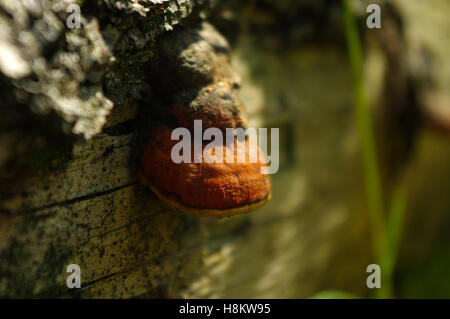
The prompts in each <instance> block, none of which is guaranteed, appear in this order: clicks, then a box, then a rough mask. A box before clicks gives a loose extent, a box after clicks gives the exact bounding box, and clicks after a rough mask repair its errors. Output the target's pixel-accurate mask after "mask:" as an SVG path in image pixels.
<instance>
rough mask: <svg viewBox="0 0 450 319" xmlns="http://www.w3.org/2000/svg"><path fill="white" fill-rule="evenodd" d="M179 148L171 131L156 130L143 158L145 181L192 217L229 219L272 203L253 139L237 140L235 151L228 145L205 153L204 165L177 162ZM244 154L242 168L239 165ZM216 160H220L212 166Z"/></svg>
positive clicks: (162, 196)
mask: <svg viewBox="0 0 450 319" xmlns="http://www.w3.org/2000/svg"><path fill="white" fill-rule="evenodd" d="M175 143H176V141H172V140H171V130H170V129H168V128H164V127H159V128H156V129H155V130H154V138H152V139H151V140H150V141H148V143H147V145H146V146H145V149H144V153H143V155H142V157H141V164H142V170H141V172H140V177H141V180H142V181H143V182H144V183H145V184H147V185H149V186H150V188H151V189H152V190H153V192H154V193H155V194H156V195H157V196H158V197H160V198H161V199H162V200H164V201H165V202H167V203H169V204H170V205H172V206H175V207H176V208H178V209H180V210H182V211H185V212H188V213H191V214H196V215H202V216H215V217H225V216H232V215H236V214H243V213H247V212H250V211H252V210H254V209H256V208H258V207H260V206H262V205H264V204H265V203H266V202H267V201H268V200H269V199H270V196H271V182H270V177H269V175H267V174H263V173H262V172H264V170H266V169H267V167H266V164H264V162H263V156H264V154H263V153H262V152H261V150H260V149H259V146H258V144H257V143H256V142H255V140H254V139H250V138H247V139H245V140H242V141H238V140H237V139H235V143H234V152H233V151H231V149H230V148H231V146H230V145H223V146H219V147H217V148H215V149H214V150H213V151H211V152H204V154H203V155H204V156H203V160H201V161H200V163H195V161H192V162H191V163H183V162H182V163H179V164H177V163H175V162H174V161H173V160H172V158H171V149H172V147H173V146H174V145H175ZM240 143H243V144H245V145H243V144H241V145H240V146H245V147H239V144H240ZM220 150H222V155H223V156H222V158H220V156H221V155H220ZM227 150H228V152H227ZM240 152H245V154H242V153H240ZM250 152H257V154H258V156H257V161H256V163H250V161H249V159H250V156H249V153H250ZM240 155H241V156H243V155H244V156H245V161H244V163H237V159H238V158H239V156H240ZM214 159H216V160H221V161H220V163H217V162H216V163H211V162H213V160H214ZM224 159H225V160H224ZM208 162H209V163H208Z"/></svg>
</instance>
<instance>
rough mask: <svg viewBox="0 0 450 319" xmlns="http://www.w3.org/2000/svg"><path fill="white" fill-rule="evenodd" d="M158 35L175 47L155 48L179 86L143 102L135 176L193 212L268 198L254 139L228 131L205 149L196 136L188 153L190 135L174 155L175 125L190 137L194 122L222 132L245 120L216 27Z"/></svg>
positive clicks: (238, 209)
mask: <svg viewBox="0 0 450 319" xmlns="http://www.w3.org/2000/svg"><path fill="white" fill-rule="evenodd" d="M165 41H168V43H169V44H170V45H168V46H167V47H171V48H174V47H175V48H176V47H177V46H179V47H180V49H179V50H178V51H177V54H175V55H173V56H171V54H172V53H171V51H168V52H163V53H161V54H162V55H163V57H164V59H163V60H164V61H165V63H164V65H165V66H167V67H168V68H170V67H174V66H175V67H174V69H173V71H174V72H173V73H172V76H173V77H175V78H176V80H175V81H177V85H178V87H177V89H176V90H173V91H172V92H161V93H162V94H161V95H162V96H164V98H163V99H162V102H161V103H159V104H158V103H156V102H155V103H154V105H152V107H151V108H150V115H149V118H150V119H149V123H148V124H149V125H148V124H147V127H148V138H146V144H145V147H144V150H143V153H142V155H141V158H140V160H141V162H140V163H141V169H140V173H139V177H140V179H141V181H142V182H143V183H144V184H146V185H148V186H149V187H150V188H151V189H152V190H153V192H154V193H155V194H156V195H157V196H158V197H159V198H161V199H162V200H163V201H165V202H166V203H168V204H169V205H171V206H174V207H176V208H178V209H180V210H182V211H184V212H187V213H191V214H196V215H200V216H214V217H226V216H232V215H236V214H242V213H247V212H249V211H251V210H254V209H256V208H258V207H260V206H262V205H263V204H264V203H266V202H267V201H268V200H269V199H270V197H271V181H270V176H269V175H268V174H265V173H264V171H265V169H266V160H265V158H264V154H263V152H262V151H261V150H260V148H259V145H258V143H257V142H256V141H255V139H253V138H249V136H246V137H245V138H237V137H235V136H233V137H232V139H231V142H230V141H229V140H227V143H221V144H218V145H216V146H215V147H214V148H213V149H211V150H210V151H209V152H205V148H206V147H207V145H205V144H206V143H204V142H203V138H201V148H200V150H201V151H200V152H195V148H196V147H197V146H196V144H195V143H197V139H195V140H196V141H195V142H193V143H189V147H188V148H189V149H188V150H187V153H188V157H189V159H190V160H188V161H181V162H176V161H174V160H173V157H172V150H173V147H174V146H175V145H176V144H177V143H178V141H177V140H173V139H172V132H173V130H174V129H176V128H180V127H181V128H184V129H185V130H186V131H187V132H188V133H190V134H189V139H190V140H192V141H193V140H194V138H193V137H194V134H196V133H195V132H194V131H195V125H194V123H195V122H194V121H198V120H201V123H202V125H203V129H205V130H206V129H208V128H215V129H217V130H219V131H220V132H222V133H224V134H223V135H224V136H225V135H226V134H227V133H226V132H228V129H237V128H243V129H246V128H247V118H246V114H245V111H244V109H243V107H242V105H241V103H240V101H239V98H238V96H237V92H236V88H237V86H238V85H237V78H238V77H237V76H236V75H235V73H233V72H232V70H231V67H230V65H229V48H228V44H227V42H226V41H225V39H224V38H223V37H222V36H221V35H220V34H219V33H218V32H217V31H216V30H214V29H213V28H212V27H211V26H210V25H208V24H203V25H202V27H201V28H200V29H199V30H192V29H189V30H184V31H181V32H179V33H178V34H177V33H175V34H174V35H173V36H172V37H170V38H168V39H166V40H165ZM162 47H163V48H164V43H163V45H162ZM205 63H207V64H208V65H205ZM201 134H202V135H201V136H202V137H203V132H201ZM215 137H216V136H215ZM216 138H217V137H216ZM215 141H216V140H215ZM197 145H198V144H197ZM191 147H192V149H193V150H194V151H193V152H191ZM185 151H186V149H184V150H183V152H185ZM191 154H192V155H193V156H191ZM255 154H257V156H256V159H255V157H254V155H255ZM184 156H185V154H183V157H184ZM251 158H253V160H252V159H251ZM238 159H241V160H238ZM242 159H244V160H242Z"/></svg>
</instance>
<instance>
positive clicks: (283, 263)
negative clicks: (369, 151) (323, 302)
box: [0, 0, 450, 298]
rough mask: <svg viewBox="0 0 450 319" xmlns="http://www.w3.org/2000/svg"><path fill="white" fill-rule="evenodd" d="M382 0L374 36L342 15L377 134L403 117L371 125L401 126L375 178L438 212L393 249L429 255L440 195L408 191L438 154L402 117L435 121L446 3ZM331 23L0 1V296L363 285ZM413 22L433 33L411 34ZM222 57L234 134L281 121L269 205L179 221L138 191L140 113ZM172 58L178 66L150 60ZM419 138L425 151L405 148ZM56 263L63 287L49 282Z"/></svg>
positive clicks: (273, 4)
mask: <svg viewBox="0 0 450 319" xmlns="http://www.w3.org/2000/svg"><path fill="white" fill-rule="evenodd" d="M357 2H358V1H356V2H355V3H357ZM391 2H392V3H394V2H395V3H396V6H395V7H394V6H393V5H390V3H391ZM391 2H386V3H387V5H388V7H386V8H387V9H386V10H387V11H386V12H391V13H392V14H390V15H387V16H386V17H387V18H386V20H383V23H387V25H386V28H390V29H389V30H391V31H390V32H389V33H386V34H385V33H380V31H368V30H365V29H364V27H363V26H364V14H365V11H364V7H360V8H359V14H360V16H361V28H362V30H364V38H365V39H366V40H367V41H366V42H367V43H366V48H367V56H366V58H367V59H366V60H367V61H366V62H367V70H368V82H369V84H368V85H369V87H370V88H371V90H370V92H369V94H370V95H371V100H372V101H374V103H373V105H374V107H375V108H376V110H377V111H378V110H380V112H377V114H378V113H379V114H381V115H380V116H379V118H380V119H379V121H378V122H379V123H381V124H383V123H387V122H386V121H387V120H386V118H387V117H386V115H383V114H386V113H389V112H394V113H395V114H396V116H398V117H400V118H402V116H406V115H408V114H412V115H411V117H412V119H410V120H411V121H410V122H408V123H409V124H411V123H413V124H411V125H409V124H408V125H404V126H401V127H396V126H395V125H393V126H392V125H386V127H388V128H385V125H384V124H383V125H381V124H380V125H379V127H380V128H379V130H380V134H379V135H380V136H383V132H386V131H388V129H389V130H391V131H390V132H395V129H392V127H394V128H397V129H398V130H400V131H399V132H398V133H392V134H395V136H398V139H395V143H397V144H395V145H397V147H396V148H399V149H402V152H401V153H399V154H400V155H399V156H400V160H398V159H394V160H393V159H390V158H389V156H387V157H386V159H384V161H385V166H386V167H387V168H386V170H391V171H394V173H395V172H404V171H406V173H404V174H394V173H392V174H391V173H389V174H386V175H387V176H395V180H390V181H386V183H388V184H389V183H391V184H392V183H398V182H402V181H403V182H404V180H407V181H408V182H409V185H410V189H411V192H413V195H414V196H413V198H414V200H413V203H411V206H412V207H419V208H420V207H423V205H422V206H421V205H420V203H423V202H424V201H427V202H428V201H430V202H434V203H436V202H438V203H441V204H440V206H439V205H437V206H436V207H435V209H434V210H433V211H432V212H430V213H429V214H428V215H432V214H434V217H433V219H432V220H433V222H429V227H428V228H427V229H426V231H423V233H422V236H415V237H414V238H415V239H413V240H412V242H414V240H416V241H421V242H422V243H425V244H428V245H431V243H432V242H433V238H432V236H431V237H430V234H436V233H438V232H439V229H440V228H439V225H440V224H443V223H444V224H445V222H448V217H445V214H443V212H445V211H446V208H448V206H446V205H448V201H446V202H445V201H443V200H442V198H440V197H439V196H442V193H438V195H436V192H433V191H431V190H429V191H427V190H425V191H424V187H423V186H421V185H422V184H423V182H424V180H426V181H428V182H429V180H430V179H432V178H438V179H439V181H440V183H441V184H440V189H444V190H445V189H447V190H448V189H449V188H448V187H449V185H448V184H449V181H450V178H449V176H448V170H445V167H446V166H445V163H448V160H447V162H446V161H445V160H444V159H448V158H450V155H449V154H450V147H449V145H448V143H445V142H441V141H440V140H439V138H436V137H435V136H434V135H430V133H429V131H423V130H420V129H418V127H419V126H418V124H417V123H420V122H421V121H420V120H419V119H420V118H421V115H420V114H421V111H419V112H418V111H417V110H420V109H421V106H422V105H426V106H429V108H427V109H431V110H435V111H436V112H437V110H439V112H444V113H445V112H447V114H448V103H447V104H446V103H445V101H448V96H449V91H450V90H449V81H450V80H449V78H448V74H450V72H449V69H450V64H449V62H448V59H447V61H444V60H445V59H444V57H445V56H446V54H448V48H449V43H448V41H447V42H445V41H442V38H441V37H439V36H436V37H434V36H433V34H435V33H434V32H439V30H448V27H449V25H448V18H447V19H446V18H445V17H444V16H442V14H441V13H440V12H441V11H443V12H445V10H444V9H447V11H448V4H447V2H446V1H445V0H442V1H441V0H434V1H427V5H425V4H423V6H424V7H421V6H422V5H421V4H420V3H421V2H423V1H419V0H415V1H406V0H402V1H391ZM411 3H413V4H411ZM429 3H433V5H429V6H428V4H429ZM69 4H78V5H80V7H81V28H78V29H77V28H75V29H70V28H68V27H67V25H66V19H67V17H68V16H69V14H70V13H67V12H66V8H67V7H68V5H69ZM438 7H441V8H443V10H441V11H439V10H438V11H439V12H437V11H436V9H435V8H438ZM429 8H432V9H429ZM340 13H341V12H340V7H339V3H338V1H326V0H322V1H311V0H309V1H307V0H303V1H260V2H241V1H219V0H120V1H119V0H103V1H101V0H98V1H87V0H85V1H70V0H65V1H51V0H34V1H30V0H28V1H25V0H15V1H10V0H0V102H1V103H0V110H1V114H2V116H1V118H0V297H39V296H42V297H49V296H52V297H68V298H73V297H114V298H116V297H123V298H125V297H308V296H310V295H311V294H313V293H314V292H316V291H318V290H320V289H324V288H330V287H331V288H342V289H347V290H349V291H352V292H355V293H360V294H362V295H364V294H366V293H367V292H368V291H367V289H366V288H365V278H364V276H365V271H364V270H365V267H366V266H367V264H368V263H370V262H371V253H370V251H369V247H370V245H369V242H368V237H367V236H368V235H367V218H366V214H365V201H364V195H363V191H364V190H363V188H362V186H361V185H362V181H361V174H360V170H359V163H360V158H359V147H358V137H357V134H356V131H355V124H354V121H353V105H352V88H351V74H350V71H349V67H348V64H347V53H346V47H345V39H344V37H343V34H342V27H341V24H342V23H341V19H340ZM417 17H419V18H417ZM428 17H432V20H433V21H435V22H436V23H437V24H440V25H441V26H442V29H439V28H438V29H437V31H436V30H434V31H429V32H427V33H426V32H425V29H426V27H427V26H428V25H429V24H428V23H426V22H424V21H426V20H427V19H428ZM417 19H419V20H417ZM420 19H422V20H420ZM399 22H400V23H401V25H399V24H398V23H399ZM403 24H404V25H403ZM211 25H214V26H215V28H217V29H219V30H220V33H222V34H223V36H222V35H220V33H218V32H217V31H215V30H214V27H212V26H211ZM400 26H402V27H400ZM182 32H184V34H186V32H187V33H189V34H191V37H186V38H185V37H180V36H179V35H180V34H182ZM377 32H378V33H377ZM442 32H444V31H442ZM384 36H392V37H398V39H399V40H398V41H394V42H395V43H400V44H402V46H401V47H387V44H388V43H391V42H389V40H390V39H383V37H384ZM444 38H445V37H444ZM227 41H229V42H230V44H231V45H230V46H229V45H228V43H227ZM211 50H212V51H211ZM211 52H214V53H213V55H212V56H211ZM224 52H225V53H224ZM221 54H222V55H221ZM230 55H231V63H232V66H233V68H234V70H235V71H236V72H237V74H238V77H236V78H233V79H232V81H233V82H235V83H236V86H238V85H239V83H240V85H241V89H240V95H241V99H242V101H243V104H244V105H245V107H246V108H247V111H248V113H249V115H250V116H249V123H250V125H251V126H255V127H258V126H266V127H279V128H280V138H281V140H280V160H281V167H280V171H279V173H278V174H276V175H275V176H273V196H272V201H271V202H270V203H269V204H268V205H267V206H265V207H264V208H262V209H260V210H258V211H256V212H255V213H252V214H250V215H246V216H238V217H232V218H228V219H221V220H217V219H214V218H199V217H195V216H191V215H186V214H182V213H179V212H177V211H175V210H173V209H171V208H169V207H167V206H165V205H163V204H162V203H161V202H160V201H159V200H158V199H157V198H156V197H155V196H154V195H153V194H152V193H151V191H150V190H149V189H148V188H147V187H145V186H144V185H141V183H140V182H139V181H138V178H137V163H138V162H137V158H138V156H139V154H140V152H141V151H142V145H143V142H144V141H145V138H146V133H145V132H146V130H148V125H149V116H151V112H152V109H153V108H155V107H158V108H161V107H164V103H165V102H166V100H167V96H169V95H171V94H174V93H177V92H182V91H183V90H184V89H186V86H189V87H194V86H195V85H198V86H200V87H201V86H202V85H203V83H201V81H200V82H198V79H202V78H203V77H202V76H200V77H199V76H198V75H199V74H200V75H201V74H204V73H205V72H206V73H207V72H208V69H209V68H211V63H220V64H221V65H223V66H226V67H227V65H228V64H227V63H229V62H225V63H224V62H222V61H221V60H220V59H221V58H223V57H226V60H228V59H229V56H230ZM169 57H170V59H169ZM173 57H175V60H176V59H178V61H179V62H180V64H167V63H166V61H167V60H170V61H173ZM417 61H419V63H417ZM413 62H414V63H413ZM183 63H184V64H183ZM413 66H414V67H413ZM417 66H422V67H418V68H417ZM372 71H373V72H372ZM231 74H234V73H230V76H231ZM233 76H234V75H233ZM239 77H240V78H242V81H241V82H240V81H239V79H238V78H239ZM385 79H388V81H384V80H385ZM389 79H391V80H392V79H395V81H389ZM424 81H425V82H426V86H425V84H423V82H424ZM383 83H387V84H388V85H387V86H383ZM205 84H207V83H205ZM394 84H395V85H396V86H398V88H396V89H393V87H392V85H394ZM418 87H421V88H423V87H426V90H419V89H417V88H418ZM185 98H186V99H188V98H189V97H185ZM383 101H384V103H385V104H383ZM386 101H388V102H386ZM429 101H433V102H432V103H430V102H429ZM375 102H376V103H375ZM391 104H395V106H396V108H395V109H394V110H390V111H389V112H382V111H381V110H382V109H383V107H386V105H388V106H387V107H389V105H391ZM445 106H447V108H445ZM443 110H444V111H443ZM433 114H434V113H433ZM406 117H408V116H406ZM389 118H392V116H390V117H389ZM408 118H409V117H408ZM405 130H406V131H405ZM411 130H414V132H412V131H411ZM416 130H419V131H416ZM392 134H391V135H390V136H392ZM390 141H391V139H390V138H389V137H387V138H386V137H384V138H383V139H382V144H383V143H384V142H386V144H385V146H386V145H387V144H388V142H390ZM414 141H416V142H414ZM417 141H418V142H417ZM398 145H400V146H398ZM414 145H415V148H414V147H413V146H414ZM430 145H431V146H433V145H439V146H438V147H431V149H432V150H431V154H432V155H429V156H425V157H424V156H423V154H424V152H426V153H427V154H429V153H430ZM386 149H388V150H389V149H390V148H389V147H388V146H386ZM437 149H438V151H437ZM412 150H415V151H412ZM435 153H439V154H435ZM388 154H391V153H389V152H388ZM434 155H436V157H433V156H434ZM430 156H431V157H430ZM408 161H409V162H410V164H408V165H406V164H405V163H408ZM392 163H394V164H395V165H394V164H392ZM411 163H412V164H411ZM439 163H440V164H439ZM437 164H439V165H441V166H439V165H437ZM410 167H414V171H420V172H422V174H419V176H417V175H415V174H411V168H410ZM437 167H443V170H444V173H442V170H438V169H437ZM431 168H432V169H431ZM447 168H448V167H447ZM404 176H407V177H404ZM388 178H389V177H387V179H388ZM428 182H427V183H428ZM439 194H441V195H439ZM436 196H437V197H438V198H436ZM419 210H420V209H419ZM410 214H411V216H412V218H411V219H410V220H411V221H412V224H411V225H412V226H411V227H412V228H411V229H414V227H416V226H417V225H420V224H423V220H421V219H420V216H423V212H422V211H418V209H411V211H410ZM417 216H419V217H417ZM430 220H431V219H430ZM415 234H416V235H417V232H416V233H415ZM421 247H422V246H421ZM404 256H405V257H404V258H405V260H408V258H412V257H414V253H413V252H411V251H410V250H408V249H407V248H405V249H404ZM73 263H76V264H78V265H80V267H81V270H82V288H81V289H68V288H67V286H66V278H67V276H68V273H66V267H67V265H69V264H73Z"/></svg>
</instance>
